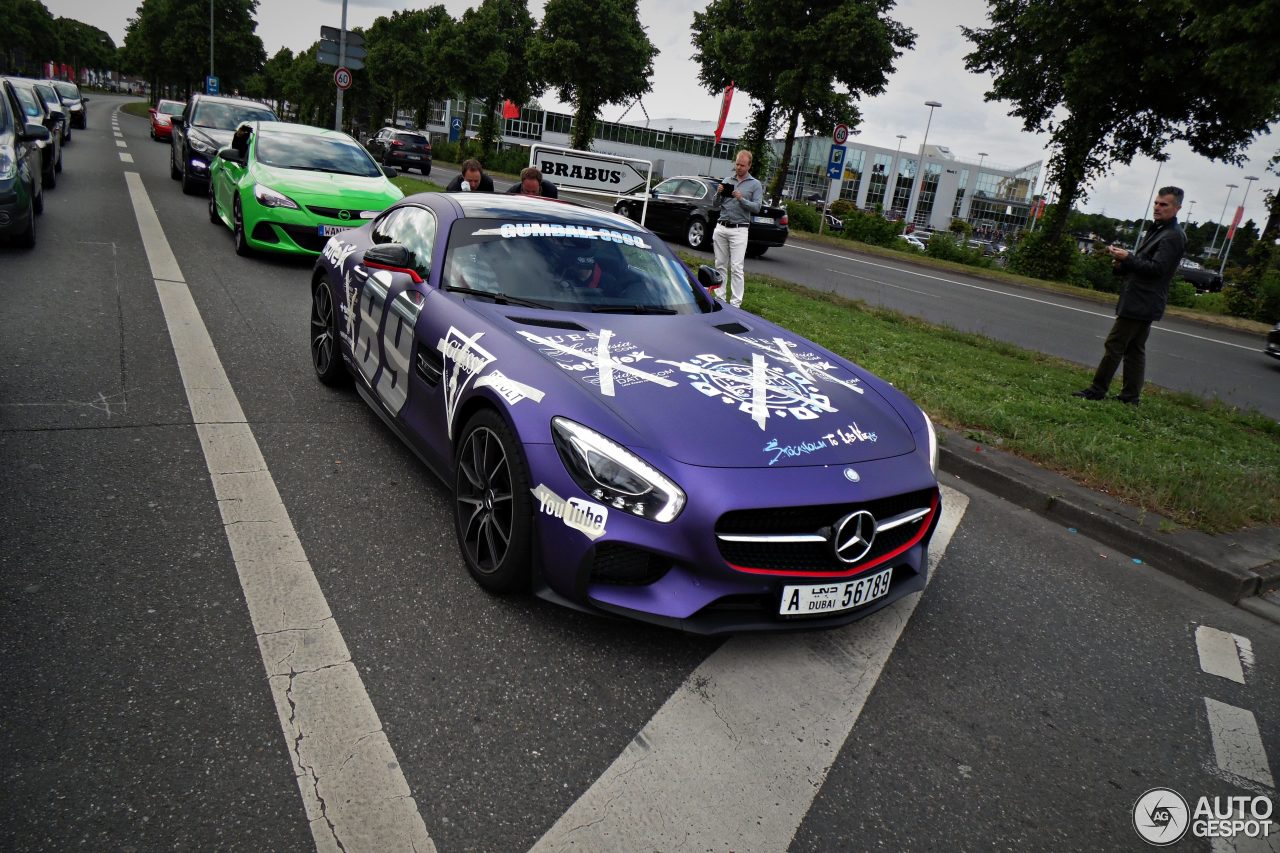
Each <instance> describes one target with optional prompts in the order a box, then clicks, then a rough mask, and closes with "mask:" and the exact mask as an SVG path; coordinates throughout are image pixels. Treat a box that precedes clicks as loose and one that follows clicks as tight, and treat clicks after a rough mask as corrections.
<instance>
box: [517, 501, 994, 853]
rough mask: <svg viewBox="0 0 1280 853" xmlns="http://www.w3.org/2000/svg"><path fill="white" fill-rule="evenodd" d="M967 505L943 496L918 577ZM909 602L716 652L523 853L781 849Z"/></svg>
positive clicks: (912, 604) (765, 852) (744, 639)
mask: <svg viewBox="0 0 1280 853" xmlns="http://www.w3.org/2000/svg"><path fill="white" fill-rule="evenodd" d="M968 501H969V499H968V498H967V497H966V496H964V495H962V494H961V493H959V492H956V491H955V490H953V489H951V488H948V487H946V486H944V487H943V507H944V509H943V513H942V518H941V520H940V521H939V524H938V529H937V531H936V532H935V533H934V537H933V543H932V545H931V547H930V553H929V572H930V574H931V575H932V574H933V572H935V571H937V568H938V563H939V562H940V561H941V560H942V557H943V554H944V553H945V552H946V549H947V544H948V543H949V542H950V541H951V536H952V534H953V533H954V532H955V530H956V527H957V525H959V523H960V519H961V517H962V516H963V515H964V511H965V508H966V506H967V505H968ZM919 600H920V596H919V595H918V594H917V595H912V596H909V597H908V598H904V599H902V600H901V601H898V602H897V603H895V604H894V605H893V606H891V607H888V608H886V609H884V610H882V611H880V612H879V613H876V614H874V615H873V616H869V617H868V618H866V619H864V620H862V621H860V622H855V623H854V624H853V625H850V626H848V627H847V628H843V629H840V630H838V631H824V632H817V633H806V634H799V635H793V636H778V635H763V636H762V635H742V636H739V637H735V638H733V639H731V640H729V641H728V642H726V643H725V644H724V645H723V646H721V647H720V648H719V649H718V650H717V651H716V652H715V653H714V654H713V655H711V656H710V657H709V658H707V659H706V660H705V661H703V663H702V664H701V665H700V666H699V667H698V668H697V669H695V670H694V671H693V673H692V674H690V676H689V678H688V679H686V680H685V682H684V684H683V685H681V687H680V689H679V690H678V691H676V693H675V694H674V695H672V697H671V698H670V699H668V700H667V702H666V704H665V705H663V706H662V708H660V709H659V710H658V712H657V713H656V714H655V715H654V716H653V719H651V720H650V721H649V722H648V723H647V724H646V725H645V727H644V728H643V729H642V730H641V731H640V733H639V734H637V735H636V736H635V738H634V739H633V740H632V741H631V743H630V744H628V746H627V748H626V749H625V750H623V752H622V754H621V755H619V756H618V758H617V759H616V760H615V761H614V762H613V764H612V766H610V767H609V769H608V770H606V771H605V772H604V774H603V775H602V776H601V777H600V778H599V779H598V780H596V782H595V784H594V785H592V786H591V788H590V789H588V790H587V791H586V793H584V794H583V795H582V797H581V798H579V799H578V801H577V802H576V803H574V804H573V806H572V807H570V809H569V810H568V811H567V812H565V814H564V815H563V816H562V817H561V818H560V819H559V820H558V821H556V823H555V825H554V826H552V827H551V829H550V830H548V831H547V833H546V835H544V836H543V837H542V838H541V839H540V840H539V841H538V843H537V844H536V845H534V848H533V850H534V851H539V853H542V851H561V850H583V851H591V853H594V851H599V850H676V849H680V850H712V849H714V850H720V849H733V850H735V851H738V853H748V851H761V852H762V853H776V851H778V850H786V849H788V847H789V846H790V844H791V839H792V837H793V836H794V835H795V832H796V830H797V829H798V828H799V826H800V822H801V821H802V820H803V819H804V816H805V813H806V812H808V810H809V807H810V806H811V805H812V804H813V798H814V797H815V796H816V795H817V793H818V791H819V790H820V789H821V787H822V783H823V780H824V779H825V778H826V775H827V772H828V771H829V770H830V768H831V764H832V762H833V761H834V760H835V758H836V756H837V755H838V754H839V752H840V749H841V747H842V746H843V745H844V742H845V739H846V738H848V736H849V733H850V731H851V730H852V729H853V725H854V723H856V722H857V721H858V717H859V715H860V714H861V713H862V707H863V704H864V703H865V702H866V700H867V697H868V696H869V695H870V694H871V690H872V688H874V686H875V683H876V680H877V678H879V675H880V672H881V670H883V669H884V666H885V664H886V663H887V662H888V660H889V655H890V653H891V652H892V651H893V647H894V644H895V643H896V642H897V641H898V637H899V636H900V635H901V634H902V631H903V629H904V628H905V627H906V624H907V621H908V620H909V619H910V618H911V614H912V612H913V611H914V610H915V608H916V605H917V604H918V603H919Z"/></svg>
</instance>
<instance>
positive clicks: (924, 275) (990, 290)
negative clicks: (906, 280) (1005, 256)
mask: <svg viewBox="0 0 1280 853" xmlns="http://www.w3.org/2000/svg"><path fill="white" fill-rule="evenodd" d="M788 248H792V249H797V250H799V251H801V252H813V253H814V254H815V255H824V256H826V257H828V258H839V259H840V260H842V261H849V262H850V263H855V264H866V265H867V266H870V267H877V268H879V269H886V270H893V271H894V272H898V273H902V274H903V275H914V276H919V277H920V278H927V279H930V280H932V281H940V282H942V283H943V284H954V285H956V286H957V287H968V288H971V289H973V290H981V291H982V292H984V293H990V294H993V295H995V296H1005V297H1008V298H1009V299H1025V300H1026V301H1028V302H1035V303H1037V304H1039V305H1049V306H1051V307H1053V308H1061V309H1063V310H1064V311H1078V312H1079V313H1081V314H1088V315H1089V316H1091V317H1103V318H1105V319H1107V320H1113V319H1115V314H1105V313H1102V312H1098V311H1090V310H1088V309H1087V308H1077V307H1075V306H1074V305H1063V304H1062V303H1060V302H1054V301H1052V300H1049V299H1037V298H1036V297H1034V296H1024V295H1022V294H1021V293H1007V292H1005V291H1003V290H997V289H995V288H992V287H982V286H981V285H978V284H970V283H969V282H967V281H956V280H955V279H953V278H943V277H942V276H939V275H930V274H928V273H923V272H918V271H916V270H908V269H903V268H902V267H895V266H893V265H892V264H878V263H876V262H875V261H865V260H863V259H861V258H851V257H849V256H848V255H838V254H836V253H834V252H824V251H822V250H821V249H811V248H809V247H808V246H798V245H792V246H788ZM879 283H881V284H887V282H879ZM904 289H906V288H904ZM1151 331H1153V332H1164V333H1165V334H1169V335H1182V336H1183V337H1186V338H1195V339H1196V340H1199V341H1207V342H1208V343H1211V344H1221V345H1222V346H1224V347H1235V348H1236V349H1242V350H1248V351H1249V352H1255V351H1256V350H1257V349H1258V348H1257V347H1254V346H1245V345H1244V344H1233V343H1231V342H1230V341H1223V340H1218V339H1217V338H1206V337H1205V336H1204V335H1193V334H1192V333H1191V332H1182V331H1179V330H1177V329H1170V328H1167V327H1165V326H1152V327H1151Z"/></svg>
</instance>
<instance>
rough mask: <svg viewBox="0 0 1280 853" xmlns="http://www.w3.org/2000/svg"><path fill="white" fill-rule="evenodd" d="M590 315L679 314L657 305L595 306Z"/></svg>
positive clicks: (671, 309) (672, 309) (674, 310)
mask: <svg viewBox="0 0 1280 853" xmlns="http://www.w3.org/2000/svg"><path fill="white" fill-rule="evenodd" d="M591 313H592V314H679V313H680V312H679V311H677V310H676V309H674V308H663V307H661V306H658V305H597V306H595V307H594V308H592V309H591Z"/></svg>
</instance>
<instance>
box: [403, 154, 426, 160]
mask: <svg viewBox="0 0 1280 853" xmlns="http://www.w3.org/2000/svg"><path fill="white" fill-rule="evenodd" d="M404 156H405V159H406V160H421V159H422V155H421V154H406V155H404Z"/></svg>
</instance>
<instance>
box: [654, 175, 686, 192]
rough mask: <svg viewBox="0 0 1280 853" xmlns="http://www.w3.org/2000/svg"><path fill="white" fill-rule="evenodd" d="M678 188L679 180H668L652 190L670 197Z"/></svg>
mask: <svg viewBox="0 0 1280 853" xmlns="http://www.w3.org/2000/svg"><path fill="white" fill-rule="evenodd" d="M679 187H680V179H679V178H671V179H670V180H667V181H663V182H662V183H660V184H658V185H657V186H656V187H654V189H655V190H657V191H658V192H659V193H661V194H662V195H671V194H672V193H674V192H675V191H676V190H677V189H678V188H679Z"/></svg>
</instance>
